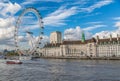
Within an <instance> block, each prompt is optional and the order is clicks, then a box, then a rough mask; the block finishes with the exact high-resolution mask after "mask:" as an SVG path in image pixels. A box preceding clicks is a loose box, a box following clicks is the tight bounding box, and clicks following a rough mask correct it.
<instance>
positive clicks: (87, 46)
mask: <svg viewBox="0 0 120 81" xmlns="http://www.w3.org/2000/svg"><path fill="white" fill-rule="evenodd" d="M39 53H40V54H41V56H45V57H120V37H119V36H117V37H116V38H112V36H111V37H110V38H106V39H99V37H97V39H95V38H92V39H88V40H85V38H84V35H83V36H82V40H79V41H67V40H64V41H62V42H61V43H56V42H54V43H53V42H52V43H49V44H46V45H45V46H44V47H43V48H41V49H40V50H39Z"/></svg>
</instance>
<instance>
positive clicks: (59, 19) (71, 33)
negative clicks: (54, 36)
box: [0, 0, 120, 41]
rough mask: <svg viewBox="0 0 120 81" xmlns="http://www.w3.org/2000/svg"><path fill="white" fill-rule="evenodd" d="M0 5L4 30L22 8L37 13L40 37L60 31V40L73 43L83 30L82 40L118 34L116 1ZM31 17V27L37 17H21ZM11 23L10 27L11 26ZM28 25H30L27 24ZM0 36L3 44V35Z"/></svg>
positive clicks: (14, 0) (5, 0)
mask: <svg viewBox="0 0 120 81" xmlns="http://www.w3.org/2000/svg"><path fill="white" fill-rule="evenodd" d="M0 4H1V6H0V7H1V8H0V11H1V14H0V17H1V21H2V22H1V21H0V23H1V24H3V22H6V23H4V24H3V26H4V27H5V26H6V25H7V24H8V23H10V22H7V21H9V20H11V19H13V22H15V21H16V19H17V18H18V16H19V15H20V13H21V12H22V11H23V10H24V9H25V8H28V7H34V8H36V9H37V10H39V12H40V13H41V16H42V18H43V21H44V27H45V29H44V34H45V37H47V38H48V39H49V34H50V33H51V32H53V31H61V32H62V34H63V39H75V40H80V39H81V33H82V32H83V31H84V32H85V35H86V39H89V38H91V37H95V36H96V35H99V36H100V37H101V38H102V37H109V35H110V34H112V35H113V37H115V36H116V34H120V33H119V32H120V1H119V0H0ZM31 16H32V19H31V20H32V21H33V24H34V25H33V27H35V26H36V25H37V24H36V22H37V18H35V16H34V14H32V15H30V13H29V14H28V15H27V14H26V15H25V17H26V18H28V20H29V18H31ZM13 22H11V24H12V25H11V26H14V23H13ZM28 23H29V24H31V21H28ZM0 26H2V25H0ZM29 26H30V25H29ZM31 27H32V26H31ZM7 28H10V29H11V28H12V27H7ZM10 29H9V31H10ZM0 31H2V29H0ZM35 31H37V30H34V32H35ZM12 32H13V31H12ZM0 36H1V41H3V38H2V37H3V33H1V34H0ZM6 36H7V34H6ZM8 37H12V36H8ZM8 37H6V38H8Z"/></svg>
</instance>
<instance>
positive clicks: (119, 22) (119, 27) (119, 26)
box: [115, 21, 120, 30]
mask: <svg viewBox="0 0 120 81" xmlns="http://www.w3.org/2000/svg"><path fill="white" fill-rule="evenodd" d="M115 27H117V28H118V29H119V30H120V21H118V22H116V23H115Z"/></svg>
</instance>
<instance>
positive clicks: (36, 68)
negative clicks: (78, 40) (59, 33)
mask: <svg viewBox="0 0 120 81" xmlns="http://www.w3.org/2000/svg"><path fill="white" fill-rule="evenodd" d="M0 81H120V61H119V60H118V61H112V60H111V61H110V60H99V61H98V60H97V61H95V60H68V59H67V60H61V59H36V60H31V61H26V62H24V63H23V64H21V65H7V64H5V62H4V60H0Z"/></svg>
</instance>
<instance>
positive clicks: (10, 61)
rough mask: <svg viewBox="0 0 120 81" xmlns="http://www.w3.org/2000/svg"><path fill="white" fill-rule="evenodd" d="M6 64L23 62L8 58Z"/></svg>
mask: <svg viewBox="0 0 120 81" xmlns="http://www.w3.org/2000/svg"><path fill="white" fill-rule="evenodd" d="M6 64H22V62H21V61H20V60H8V61H6Z"/></svg>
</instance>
